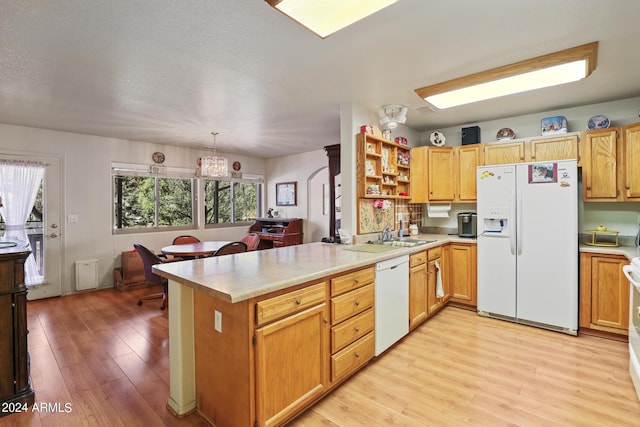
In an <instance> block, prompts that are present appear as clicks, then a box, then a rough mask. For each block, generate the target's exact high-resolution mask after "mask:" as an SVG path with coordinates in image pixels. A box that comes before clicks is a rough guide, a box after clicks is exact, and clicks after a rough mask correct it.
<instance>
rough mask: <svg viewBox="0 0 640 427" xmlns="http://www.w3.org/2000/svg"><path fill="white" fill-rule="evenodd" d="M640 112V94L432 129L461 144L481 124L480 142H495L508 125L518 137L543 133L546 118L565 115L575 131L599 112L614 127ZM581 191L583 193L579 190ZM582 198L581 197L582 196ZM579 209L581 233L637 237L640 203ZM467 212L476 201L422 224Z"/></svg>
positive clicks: (452, 221) (450, 223)
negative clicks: (602, 227)
mask: <svg viewBox="0 0 640 427" xmlns="http://www.w3.org/2000/svg"><path fill="white" fill-rule="evenodd" d="M639 111H640V97H637V98H629V99H623V100H618V101H611V102H605V103H599V104H591V105H584V106H580V107H574V108H565V109H561V110H553V111H546V112H541V113H536V114H528V115H525V116H516V117H507V118H504V119H498V120H492V121H486V122H478V123H469V124H465V125H460V126H456V127H449V128H442V129H433V130H439V131H441V132H444V134H445V136H446V137H447V145H461V143H462V128H463V127H468V126H480V129H481V132H480V136H481V142H490V141H495V140H496V134H497V133H498V131H499V130H500V129H502V128H505V127H508V128H511V129H513V131H514V132H515V134H516V138H531V137H536V136H540V134H541V125H540V122H541V120H542V119H543V118H545V117H551V116H565V117H566V118H567V128H568V131H569V132H576V131H582V130H586V129H587V123H588V121H589V118H591V117H593V116H595V115H598V114H603V115H605V116H607V117H608V118H609V120H610V121H611V126H612V127H613V126H624V125H628V124H632V123H637V122H639V121H640V118H639V117H638V114H639ZM433 130H429V131H426V132H423V133H422V135H421V141H422V143H421V144H419V145H430V143H429V144H428V143H427V142H426V141H428V140H429V135H430V134H431V132H432V131H433ZM579 194H581V193H580V192H579ZM579 197H580V199H582V196H581V195H580V196H579ZM578 208H579V209H578V212H579V214H578V230H579V231H580V232H582V231H584V230H586V229H588V228H590V227H594V226H597V225H599V224H606V225H607V227H609V228H610V229H613V230H618V231H620V234H621V235H628V236H635V234H636V233H637V232H638V223H639V222H640V203H623V202H620V203H596V202H587V203H584V202H582V201H581V200H580V201H579V204H578ZM465 211H475V204H456V203H454V204H453V205H452V208H451V212H450V217H449V218H428V217H426V215H424V216H423V225H424V226H428V227H446V228H455V227H457V226H458V220H457V214H458V212H465ZM425 212H426V208H425Z"/></svg>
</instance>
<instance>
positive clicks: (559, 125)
mask: <svg viewBox="0 0 640 427" xmlns="http://www.w3.org/2000/svg"><path fill="white" fill-rule="evenodd" d="M541 125H542V135H553V134H554V133H567V118H566V117H565V116H553V117H546V118H544V119H542V121H541Z"/></svg>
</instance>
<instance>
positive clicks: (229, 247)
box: [213, 242, 247, 256]
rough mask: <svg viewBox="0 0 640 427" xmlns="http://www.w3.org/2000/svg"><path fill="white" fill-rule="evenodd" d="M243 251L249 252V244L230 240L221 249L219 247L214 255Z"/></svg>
mask: <svg viewBox="0 0 640 427" xmlns="http://www.w3.org/2000/svg"><path fill="white" fill-rule="evenodd" d="M241 252H247V244H246V243H245V242H230V243H227V244H226V245H223V246H220V249H218V250H217V251H216V253H215V254H214V255H213V256H221V255H230V254H238V253H241Z"/></svg>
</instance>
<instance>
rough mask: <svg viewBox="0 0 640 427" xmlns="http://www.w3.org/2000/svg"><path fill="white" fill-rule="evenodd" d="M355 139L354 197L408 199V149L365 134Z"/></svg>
mask: <svg viewBox="0 0 640 427" xmlns="http://www.w3.org/2000/svg"><path fill="white" fill-rule="evenodd" d="M356 140H357V150H358V152H357V158H356V174H357V180H358V185H357V187H358V190H357V193H358V197H359V198H376V199H378V198H393V199H408V198H409V197H410V195H411V192H410V181H411V162H410V159H411V149H410V148H409V147H406V146H404V145H400V144H396V143H394V142H391V141H387V140H386V139H383V138H380V137H377V136H374V135H369V134H365V133H360V134H358V135H357V136H356Z"/></svg>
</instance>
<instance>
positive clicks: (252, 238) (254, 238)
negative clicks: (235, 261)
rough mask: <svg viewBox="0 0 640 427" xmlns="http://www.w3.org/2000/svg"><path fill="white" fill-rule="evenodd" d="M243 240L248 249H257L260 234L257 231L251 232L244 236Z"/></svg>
mask: <svg viewBox="0 0 640 427" xmlns="http://www.w3.org/2000/svg"><path fill="white" fill-rule="evenodd" d="M242 241H243V242H244V243H245V244H246V245H247V250H248V251H255V250H256V249H258V244H260V236H258V235H257V234H256V233H249V234H247V235H246V236H244V237H243V238H242Z"/></svg>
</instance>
